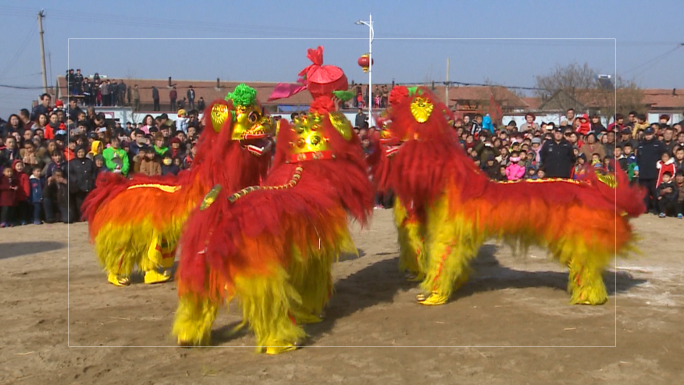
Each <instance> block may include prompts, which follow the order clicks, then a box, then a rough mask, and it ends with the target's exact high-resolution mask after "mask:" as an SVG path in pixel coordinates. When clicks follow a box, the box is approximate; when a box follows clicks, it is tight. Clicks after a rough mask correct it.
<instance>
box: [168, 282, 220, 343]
mask: <svg viewBox="0 0 684 385" xmlns="http://www.w3.org/2000/svg"><path fill="white" fill-rule="evenodd" d="M218 308H219V303H218V302H216V301H211V300H210V299H208V298H206V297H199V296H195V295H193V294H188V295H184V296H182V297H181V298H180V300H179V302H178V309H177V310H176V317H175V320H174V323H173V335H174V336H176V338H177V340H178V345H181V346H193V345H194V346H206V345H209V344H210V343H211V325H212V324H213V323H214V320H215V319H216V314H217V313H218Z"/></svg>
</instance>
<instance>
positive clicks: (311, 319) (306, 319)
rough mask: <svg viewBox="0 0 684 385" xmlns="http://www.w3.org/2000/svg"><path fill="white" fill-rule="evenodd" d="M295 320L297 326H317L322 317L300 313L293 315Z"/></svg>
mask: <svg viewBox="0 0 684 385" xmlns="http://www.w3.org/2000/svg"><path fill="white" fill-rule="evenodd" d="M295 320H296V321H297V323H298V324H302V325H305V324H317V323H319V322H322V321H323V317H319V316H317V315H314V314H310V313H301V314H296V315H295Z"/></svg>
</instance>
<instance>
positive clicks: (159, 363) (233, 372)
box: [0, 210, 684, 385]
mask: <svg viewBox="0 0 684 385" xmlns="http://www.w3.org/2000/svg"><path fill="white" fill-rule="evenodd" d="M634 224H635V227H636V229H637V230H638V232H639V235H640V236H641V238H642V240H641V242H640V243H639V246H640V248H641V249H642V250H643V252H644V255H642V256H634V257H633V258H631V259H628V260H619V261H618V264H617V267H615V266H614V267H613V268H612V269H611V270H610V271H608V272H606V274H605V279H606V284H607V286H608V289H609V293H610V299H609V301H608V303H607V304H606V305H604V306H596V307H588V306H572V305H569V304H568V303H569V296H568V295H567V293H566V292H565V287H566V281H567V274H566V272H565V269H564V268H563V267H562V266H559V265H558V264H557V263H555V262H553V261H551V260H550V259H549V258H547V257H546V254H545V253H544V251H542V250H538V249H532V250H531V251H530V253H529V254H528V255H527V256H524V257H516V256H513V255H512V254H511V250H510V249H508V248H504V247H500V246H498V245H496V244H494V243H489V244H487V245H485V246H484V247H483V248H482V250H481V251H480V255H479V257H478V259H477V260H476V262H475V270H476V274H475V275H474V276H473V277H472V278H471V280H470V282H469V283H468V284H467V285H466V286H464V287H463V288H462V289H461V290H460V291H459V292H458V293H457V295H455V296H454V298H453V299H452V301H451V302H449V303H448V304H446V305H444V306H441V307H436V308H424V307H421V306H420V305H417V304H416V303H415V300H414V297H415V294H417V293H418V292H419V291H418V289H417V288H416V287H415V285H414V284H409V283H406V282H404V281H403V279H402V276H401V275H400V274H399V272H398V271H397V255H398V247H397V244H396V242H395V230H394V229H393V225H392V221H391V211H389V210H376V211H375V217H374V219H373V224H372V225H371V226H370V228H369V229H366V230H363V231H358V230H356V231H355V234H354V237H355V241H356V245H357V247H358V248H359V249H360V254H361V258H358V259H349V260H345V261H342V262H339V263H337V264H336V265H335V267H334V275H335V279H336V286H335V288H336V294H335V296H334V297H333V299H332V301H331V303H330V305H329V307H328V309H327V318H326V320H325V321H323V322H322V323H320V324H316V325H308V327H307V331H308V332H309V334H310V339H309V340H308V341H307V347H306V348H304V349H301V350H299V351H295V352H291V353H287V354H283V355H279V356H275V357H270V356H266V355H260V354H255V353H254V349H253V348H252V347H250V346H252V345H254V337H253V335H252V334H251V333H249V332H242V333H239V334H238V335H235V336H230V335H229V333H228V331H229V330H230V329H231V327H233V326H234V325H235V324H236V323H238V322H239V320H240V318H239V315H238V314H237V312H236V311H235V310H236V309H235V308H234V307H231V309H230V311H229V312H228V311H223V312H222V313H221V315H220V316H219V318H218V319H217V321H216V323H215V325H214V333H213V342H214V345H215V346H214V347H207V348H195V349H181V348H177V347H174V343H175V341H174V340H173V338H172V337H171V336H170V331H171V325H172V322H173V314H174V311H175V307H176V301H177V296H176V287H175V285H174V283H172V282H171V283H167V284H164V285H155V286H148V285H144V284H142V283H140V281H141V279H140V278H139V277H138V279H137V280H136V281H134V284H133V285H131V286H130V287H127V288H117V287H114V286H112V285H109V284H107V282H106V277H105V275H104V274H103V273H102V271H101V269H100V268H99V267H98V265H97V262H96V260H95V256H94V254H93V249H92V247H91V245H90V244H89V243H88V242H87V236H86V231H87V228H86V225H85V224H83V223H80V224H76V225H72V226H70V228H69V234H67V226H66V225H43V226H24V227H18V228H11V229H0V303H1V304H2V306H1V310H2V311H1V312H0V325H1V327H2V334H0V383H3V384H5V383H7V384H119V385H120V384H184V383H187V384H251V383H260V384H281V383H282V384H284V383H301V384H321V383H344V384H380V383H382V384H399V383H414V384H418V383H420V384H454V383H459V384H551V383H559V384H583V385H588V384H598V383H601V384H605V383H609V384H618V383H619V384H675V383H681V381H682V378H684V358H683V357H684V348H683V347H682V343H683V342H684V338H682V337H683V336H684V333H683V330H684V328H683V323H684V311H682V306H683V305H684V288H683V287H682V280H683V278H684V271H683V270H682V260H683V259H684V253H682V252H681V245H682V243H683V242H684V221H681V220H677V219H672V218H668V219H658V218H657V217H655V216H652V215H647V216H644V217H641V218H639V219H638V220H636V221H634ZM68 241H69V242H68ZM67 242H68V243H67ZM67 253H68V254H67ZM67 309H68V310H67ZM614 345H616V346H614ZM107 346H118V347H107ZM126 346H131V347H126ZM155 346H168V347H155ZM431 346H432V347H431ZM453 346H460V347H453ZM468 346H473V347H468ZM577 346H584V347H577Z"/></svg>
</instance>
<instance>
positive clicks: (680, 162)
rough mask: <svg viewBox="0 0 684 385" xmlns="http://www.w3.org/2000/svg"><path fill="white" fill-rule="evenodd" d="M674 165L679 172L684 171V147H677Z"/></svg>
mask: <svg viewBox="0 0 684 385" xmlns="http://www.w3.org/2000/svg"><path fill="white" fill-rule="evenodd" d="M674 158H675V161H674V166H675V170H677V172H680V171H684V147H681V146H680V147H676V146H675V152H674Z"/></svg>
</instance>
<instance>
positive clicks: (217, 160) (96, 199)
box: [82, 100, 270, 239]
mask: <svg viewBox="0 0 684 385" xmlns="http://www.w3.org/2000/svg"><path fill="white" fill-rule="evenodd" d="M215 104H224V105H227V106H228V107H229V110H233V106H232V103H231V102H226V101H224V100H216V101H214V102H213V103H211V104H210V105H209V106H208V107H207V109H206V110H205V111H204V123H205V127H204V131H203V132H202V134H201V135H200V138H199V143H198V145H197V146H198V148H197V155H196V157H195V160H194V162H193V165H192V168H190V169H189V170H184V171H181V172H180V173H179V174H178V175H177V176H174V175H165V176H146V175H142V174H137V175H133V177H132V178H131V179H126V178H124V177H122V176H120V175H118V174H113V173H101V174H100V177H99V178H98V181H97V187H96V188H95V190H94V191H92V192H91V193H90V194H89V195H88V198H87V199H86V201H85V202H84V204H83V209H82V210H83V216H84V218H87V220H88V222H89V223H94V222H96V221H95V217H96V216H97V213H98V209H99V208H101V207H103V206H104V205H106V204H109V203H110V202H111V203H112V204H117V205H121V206H122V215H123V216H124V218H117V219H118V220H125V219H126V218H137V217H138V216H139V215H138V214H137V213H136V212H140V211H144V210H145V207H148V208H149V207H157V206H150V201H149V199H154V196H157V195H155V194H156V193H153V194H152V195H149V194H146V193H145V192H144V191H145V190H144V189H141V190H137V189H136V190H130V191H129V192H126V191H127V189H128V188H129V187H131V186H134V185H141V184H161V185H171V186H182V187H183V188H182V189H181V190H180V191H179V192H177V193H175V194H185V193H186V192H189V191H190V190H191V189H192V188H195V190H196V189H197V188H199V189H200V190H206V191H205V192H203V193H202V194H204V193H206V192H207V191H208V190H209V189H211V188H212V187H213V186H214V185H216V184H221V185H222V186H223V187H224V189H227V190H229V191H231V192H234V191H236V190H239V189H241V188H243V187H245V186H249V185H252V184H257V183H258V182H259V180H260V178H261V177H262V176H264V175H265V174H266V171H267V170H268V165H269V158H270V156H268V154H264V156H261V157H257V156H254V155H253V154H251V153H249V152H248V151H246V150H244V149H242V148H241V146H240V143H239V142H237V141H234V140H232V139H231V134H232V127H231V125H232V124H231V119H230V118H229V119H227V120H226V122H225V123H224V124H223V127H222V128H221V131H220V132H216V131H215V130H214V128H213V125H212V123H211V109H212V107H213V106H214V105H215ZM198 184H199V186H198ZM151 191H154V190H151ZM123 193H125V194H124V195H122V194H123ZM194 195H195V194H193V196H194ZM117 198H118V199H117ZM115 199H116V202H112V200H115ZM193 199H194V198H193ZM180 200H181V201H183V199H180ZM156 203H157V204H158V205H159V206H163V204H164V202H156ZM184 203H186V204H188V205H192V204H198V203H199V202H184ZM170 212H171V211H170V210H169V213H170ZM148 214H149V215H155V216H161V217H163V216H164V215H165V214H164V212H160V213H148ZM161 221H162V222H163V221H164V218H161ZM90 230H91V234H90V235H91V238H92V239H94V238H95V236H96V235H97V231H99V228H91V229H90Z"/></svg>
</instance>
